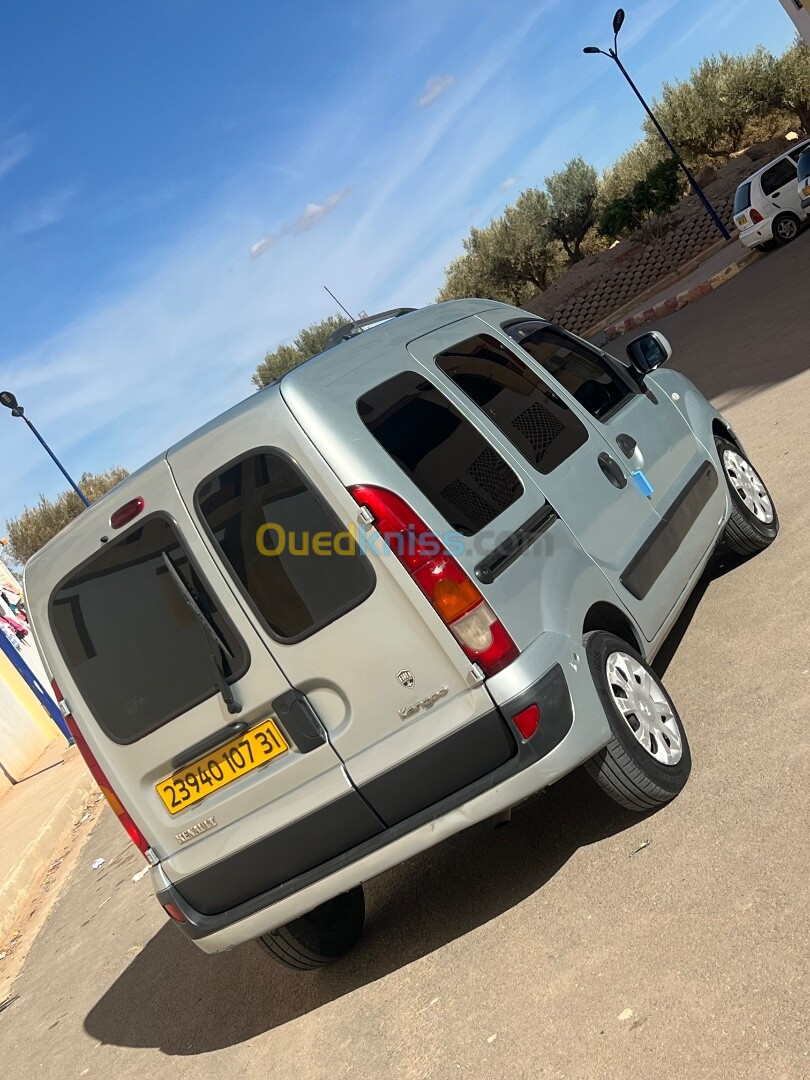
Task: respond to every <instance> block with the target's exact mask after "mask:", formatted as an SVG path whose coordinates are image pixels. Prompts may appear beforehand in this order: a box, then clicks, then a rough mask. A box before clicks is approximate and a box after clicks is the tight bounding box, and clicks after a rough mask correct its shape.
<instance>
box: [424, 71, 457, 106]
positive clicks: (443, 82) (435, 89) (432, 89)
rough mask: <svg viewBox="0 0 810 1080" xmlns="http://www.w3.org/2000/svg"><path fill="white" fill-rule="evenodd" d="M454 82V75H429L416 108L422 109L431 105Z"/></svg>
mask: <svg viewBox="0 0 810 1080" xmlns="http://www.w3.org/2000/svg"><path fill="white" fill-rule="evenodd" d="M455 81H456V77H455V75H431V76H430V78H429V79H428V81H427V82H426V83H425V88H424V90H423V91H422V94H421V96H420V98H419V100H418V101H417V102H416V104H417V107H418V108H420V109H424V108H426V107H427V106H428V105H432V104H433V102H434V101H436V99H437V98H440V97H441V96H442V94H443V93H444V92H445V90H449V89H450V87H451V86H452V85H453V83H454V82H455Z"/></svg>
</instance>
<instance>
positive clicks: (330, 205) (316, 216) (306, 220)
mask: <svg viewBox="0 0 810 1080" xmlns="http://www.w3.org/2000/svg"><path fill="white" fill-rule="evenodd" d="M351 190H352V189H351V188H343V190H342V191H335V192H333V194H331V195H329V196H328V198H326V199H324V201H323V202H322V203H307V205H306V206H305V207H304V209H303V211H302V212H301V214H300V215H299V217H297V218H296V220H295V221H294V222H293V226H292V231H293V232H296V233H302V232H306V231H307V229H311V228H312V226H313V225H317V224H318V222H319V221H321V220H323V218H325V217H326V215H327V214H328V213H330V212H331V211H332V210H334V209H335V207H336V206H337V205H338V203H342V202H343V200H344V199H345V198H346V197H347V196H348V195H350V194H351Z"/></svg>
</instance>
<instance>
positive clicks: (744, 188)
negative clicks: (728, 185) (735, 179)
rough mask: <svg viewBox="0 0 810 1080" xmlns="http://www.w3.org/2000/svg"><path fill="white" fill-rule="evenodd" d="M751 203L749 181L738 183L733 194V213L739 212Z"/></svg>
mask: <svg viewBox="0 0 810 1080" xmlns="http://www.w3.org/2000/svg"><path fill="white" fill-rule="evenodd" d="M750 205H751V182H750V181H749V182H748V183H747V184H740V186H739V187H738V188H737V194H736V195H735V196H734V210H733V211H732V212H733V213H735V214H741V213H742V212H743V210H747V209H748V207H749V206H750Z"/></svg>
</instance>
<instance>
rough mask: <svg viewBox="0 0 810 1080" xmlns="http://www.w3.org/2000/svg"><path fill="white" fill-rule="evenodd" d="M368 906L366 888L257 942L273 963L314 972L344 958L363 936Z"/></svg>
mask: <svg viewBox="0 0 810 1080" xmlns="http://www.w3.org/2000/svg"><path fill="white" fill-rule="evenodd" d="M365 919H366V903H365V898H364V896H363V886H362V885H356V886H355V887H354V888H353V889H350V890H349V892H347V893H343V895H342V896H336V897H334V899H332V900H327V901H326V903H324V904H321V905H320V906H319V907H316V908H315V910H314V911H310V912H309V913H308V914H307V915H302V916H301V918H300V919H295V920H294V921H293V922H291V923H288V924H287V925H286V926H280V927H279V928H278V930H271V931H270V933H269V934H264V935H263V936H262V937H260V938H259V939H258V942H259V944H260V945H261V946H262V947H263V948H264V949H266V950H267V952H269V953H270V955H271V956H272V957H273V959H274V960H277V961H278V962H279V963H280V964H285V965H286V966H287V967H291V968H296V969H298V970H299V971H314V970H315V969H316V968H320V967H324V965H326V964H331V963H332V961H333V960H338V959H339V958H340V957H341V956H345V955H346V953H347V952H349V950H350V949H352V948H353V947H354V946H355V945H356V944H357V942H358V941H359V940H360V937H361V936H362V933H363V923H364V922H365Z"/></svg>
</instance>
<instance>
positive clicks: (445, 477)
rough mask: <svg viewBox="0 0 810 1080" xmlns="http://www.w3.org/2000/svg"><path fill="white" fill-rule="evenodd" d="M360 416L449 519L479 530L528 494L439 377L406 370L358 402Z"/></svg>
mask: <svg viewBox="0 0 810 1080" xmlns="http://www.w3.org/2000/svg"><path fill="white" fill-rule="evenodd" d="M357 411H358V413H359V414H360V419H361V420H362V421H363V423H364V424H365V425H366V427H367V428H368V430H369V431H370V432H371V433H372V435H373V436H374V438H375V439H376V440H377V442H378V443H379V444H380V445H381V446H382V447H383V448H384V449H385V450H387V451H388V453H389V454H390V455H391V457H392V458H393V459H394V461H396V463H397V465H399V467H400V468H401V469H402V470H403V472H405V473H406V474H407V475H408V476H409V477H410V479H411V480H412V481H413V482H414V484H416V486H417V487H418V488H419V490H420V491H421V492H422V493H423V495H425V496H426V498H428V499H430V501H431V502H432V503H433V505H434V506H435V507H436V509H437V510H438V511H439V513H440V514H441V515H442V516H443V517H444V518H445V520H446V521H448V522H449V524H450V525H451V526H452V528H454V529H456V530H457V531H458V532H460V533H462V535H464V536H471V535H472V534H473V533H477V532H478V531H479V530H480V529H483V528H484V527H485V526H486V525H488V524H489V523H490V521H492V520H493V518H496V517H497V516H498V514H500V513H501V512H502V511H504V510H505V509H506V508H507V507H508V506H511V504H512V503H513V502H515V500H516V499H518V498H520V496H521V495H522V494H523V488H522V486H521V483H520V481H519V480H518V478H517V476H516V475H515V474H514V472H512V470H511V469H510V468H509V466H508V465H507V464H506V462H505V461H504V460H503V458H502V457H501V456H500V454H498V453H497V452H496V451H495V450H494V449H493V448H492V446H490V444H489V443H488V442H487V440H486V439H485V438H484V436H483V435H482V434H481V433H480V431H478V429H477V428H475V427H474V426H473V425H472V424H471V423H470V422H469V420H467V419H465V417H463V416H462V415H461V413H460V412H459V411H458V409H456V408H455V407H454V406H453V405H451V404H450V402H449V401H448V400H447V398H446V397H445V396H444V394H442V393H441V391H440V390H438V389H437V388H436V387H435V386H434V385H433V383H431V382H428V380H427V379H425V378H424V377H423V376H421V375H417V374H416V372H414V371H404V372H402V373H401V374H400V375H396V376H395V377H394V378H393V379H388V381H387V382H384V383H382V384H381V385H380V386H377V387H375V388H374V389H373V390H369V392H368V393H367V394H364V395H363V397H361V398H360V400H359V401H358V402H357Z"/></svg>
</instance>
